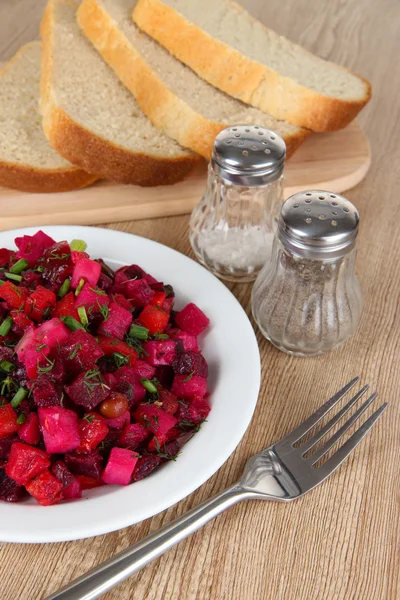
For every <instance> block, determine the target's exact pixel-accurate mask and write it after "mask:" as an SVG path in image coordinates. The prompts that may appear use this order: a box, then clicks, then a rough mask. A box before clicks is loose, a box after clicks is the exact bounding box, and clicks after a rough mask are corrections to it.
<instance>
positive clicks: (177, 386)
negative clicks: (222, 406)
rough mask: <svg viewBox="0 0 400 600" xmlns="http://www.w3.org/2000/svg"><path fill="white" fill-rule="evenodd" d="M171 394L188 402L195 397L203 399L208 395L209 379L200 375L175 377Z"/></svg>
mask: <svg viewBox="0 0 400 600" xmlns="http://www.w3.org/2000/svg"><path fill="white" fill-rule="evenodd" d="M171 392H172V393H173V394H175V396H178V398H184V399H186V398H187V399H188V400H190V399H191V398H194V397H195V396H199V397H200V398H203V397H204V396H205V395H206V393H207V379H205V377H201V376H200V375H192V376H191V375H190V374H189V375H175V377H174V381H173V383H172V387H171Z"/></svg>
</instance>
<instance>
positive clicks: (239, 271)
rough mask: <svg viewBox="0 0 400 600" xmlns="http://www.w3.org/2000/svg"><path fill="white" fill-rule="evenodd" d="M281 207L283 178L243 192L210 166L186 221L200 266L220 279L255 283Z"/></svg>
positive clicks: (268, 248) (269, 246)
mask: <svg viewBox="0 0 400 600" xmlns="http://www.w3.org/2000/svg"><path fill="white" fill-rule="evenodd" d="M282 203H283V176H282V175H280V176H279V177H278V179H276V180H275V181H273V182H271V183H269V184H266V185H262V186H255V187H247V186H241V185H236V184H234V183H231V182H229V181H226V180H225V179H224V178H222V177H220V176H219V175H218V174H217V173H216V172H215V171H214V168H213V165H212V163H210V165H209V168H208V183H207V189H206V192H205V194H204V196H203V198H202V200H201V202H200V204H199V205H198V206H196V208H195V209H194V210H193V212H192V215H191V218H190V234H189V236H190V243H191V245H192V248H193V250H194V252H195V254H196V257H197V259H198V260H199V262H201V263H202V264H203V265H204V266H205V267H207V268H208V269H210V271H212V272H213V273H214V274H215V275H217V276H218V277H221V278H222V279H227V280H230V281H252V280H254V279H255V278H256V277H257V275H258V273H259V272H260V270H261V269H262V267H263V266H264V264H265V262H266V260H267V259H268V258H269V256H270V254H271V250H272V242H273V237H274V232H275V230H276V226H277V221H278V217H279V213H280V210H281V206H282Z"/></svg>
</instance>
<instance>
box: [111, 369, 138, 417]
mask: <svg viewBox="0 0 400 600" xmlns="http://www.w3.org/2000/svg"><path fill="white" fill-rule="evenodd" d="M114 375H115V377H116V379H117V382H118V383H117V390H118V391H119V392H121V393H122V394H124V395H125V396H126V397H127V398H128V403H129V408H130V409H132V408H133V407H134V406H136V405H137V404H138V403H139V402H140V401H141V400H143V398H144V397H145V395H146V390H145V389H144V387H143V385H142V384H141V382H140V380H141V379H142V377H141V376H140V375H138V373H136V371H135V368H132V367H121V368H120V369H118V371H116V372H115V373H114Z"/></svg>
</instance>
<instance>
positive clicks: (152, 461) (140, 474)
mask: <svg viewBox="0 0 400 600" xmlns="http://www.w3.org/2000/svg"><path fill="white" fill-rule="evenodd" d="M161 462H162V459H161V457H160V456H155V455H154V454H149V455H147V456H143V457H142V458H139V460H138V461H137V463H136V467H135V470H134V471H133V477H132V481H140V480H141V479H144V478H145V477H147V476H148V475H150V473H151V472H152V471H154V469H155V468H156V467H158V465H159V464H160V463H161Z"/></svg>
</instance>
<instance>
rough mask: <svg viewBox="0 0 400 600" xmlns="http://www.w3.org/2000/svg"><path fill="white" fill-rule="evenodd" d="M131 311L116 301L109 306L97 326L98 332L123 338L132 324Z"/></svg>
mask: <svg viewBox="0 0 400 600" xmlns="http://www.w3.org/2000/svg"><path fill="white" fill-rule="evenodd" d="M132 319H133V317H132V313H131V312H129V310H127V309H126V308H124V307H123V306H120V305H119V304H117V303H116V302H112V303H111V304H110V306H109V315H108V317H107V319H106V320H105V321H103V323H101V324H100V326H99V328H98V330H97V331H98V333H103V334H104V335H108V336H111V337H116V338H118V339H119V340H123V339H124V337H125V335H126V334H127V332H128V329H129V327H130V326H131V325H132Z"/></svg>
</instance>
